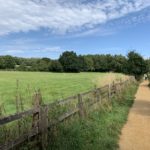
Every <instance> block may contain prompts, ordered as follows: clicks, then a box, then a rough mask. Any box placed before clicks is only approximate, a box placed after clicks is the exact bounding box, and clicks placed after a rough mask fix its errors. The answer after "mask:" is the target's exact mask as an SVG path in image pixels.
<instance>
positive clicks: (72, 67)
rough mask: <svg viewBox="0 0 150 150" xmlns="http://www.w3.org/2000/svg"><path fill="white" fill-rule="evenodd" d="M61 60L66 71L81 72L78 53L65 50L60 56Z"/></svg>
mask: <svg viewBox="0 0 150 150" xmlns="http://www.w3.org/2000/svg"><path fill="white" fill-rule="evenodd" d="M59 62H60V63H61V65H62V66H63V70H64V71H65V72H80V66H79V58H78V56H77V54H76V53H75V52H73V51H71V52H69V51H66V52H64V53H63V54H62V55H61V56H60V58H59Z"/></svg>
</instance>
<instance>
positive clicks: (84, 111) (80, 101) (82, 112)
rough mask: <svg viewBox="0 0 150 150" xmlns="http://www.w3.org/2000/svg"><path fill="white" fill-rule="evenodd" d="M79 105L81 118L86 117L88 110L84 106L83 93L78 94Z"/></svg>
mask: <svg viewBox="0 0 150 150" xmlns="http://www.w3.org/2000/svg"><path fill="white" fill-rule="evenodd" d="M78 107H79V116H80V118H81V119H83V118H85V116H86V110H85V108H84V106H83V101H82V95H81V94H78Z"/></svg>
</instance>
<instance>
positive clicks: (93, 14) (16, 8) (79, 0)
mask: <svg viewBox="0 0 150 150" xmlns="http://www.w3.org/2000/svg"><path fill="white" fill-rule="evenodd" d="M149 6H150V0H132V1H131V0H105V1H104V0H93V1H92V2H91V1H87V0H7V1H6V0H0V35H5V34H9V33H13V32H20V31H22V32H28V31H30V30H38V29H40V28H41V27H42V28H48V29H49V30H50V31H51V32H53V33H59V34H60V33H68V32H73V31H80V30H82V29H93V28H94V27H95V25H98V24H103V23H105V22H107V21H110V20H112V19H117V18H120V17H123V16H125V15H127V14H129V13H132V12H137V11H140V10H142V9H144V8H147V7H149Z"/></svg>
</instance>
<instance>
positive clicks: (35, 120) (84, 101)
mask: <svg viewBox="0 0 150 150" xmlns="http://www.w3.org/2000/svg"><path fill="white" fill-rule="evenodd" d="M132 82H135V79H134V77H130V78H129V79H128V80H125V81H121V80H120V81H119V82H117V83H114V82H113V83H112V84H109V85H106V86H104V87H101V88H97V89H94V90H91V91H88V92H85V93H81V94H78V95H75V96H72V97H68V98H66V99H64V100H60V101H56V102H54V103H51V104H48V105H42V96H41V93H40V91H38V92H37V93H36V94H35V96H34V106H33V108H32V109H30V110H27V111H25V112H20V113H17V114H14V115H10V116H6V117H1V118H0V128H1V129H3V130H0V132H3V134H4V135H3V136H1V133H0V150H9V149H13V148H15V147H16V146H18V145H20V144H22V143H24V142H25V141H28V140H29V139H30V138H33V137H36V136H38V138H39V137H40V143H41V148H40V149H46V146H47V144H46V143H47V142H46V141H47V133H48V129H49V128H50V127H52V126H55V125H56V124H58V123H60V122H62V121H64V120H66V119H68V118H70V117H71V116H73V115H74V114H77V113H78V114H79V117H80V118H81V119H82V118H84V117H85V116H86V115H87V112H86V111H87V109H89V108H90V107H91V106H92V105H94V104H96V103H98V102H100V101H102V100H103V99H107V100H111V97H112V96H114V95H115V94H117V93H118V92H120V91H121V90H122V89H123V88H124V87H126V86H127V85H128V84H129V83H132ZM28 117H29V120H28V121H24V119H26V118H28ZM21 121H22V122H25V123H26V122H27V123H29V125H28V126H29V127H30V128H29V129H26V130H25V131H24V132H23V131H22V126H23V127H24V126H25V125H26V124H21V123H22V122H21ZM13 122H15V123H16V122H17V123H16V124H18V125H19V126H18V127H19V128H18V129H17V128H16V127H15V129H12V130H15V131H17V130H19V129H20V132H19V133H18V134H19V135H18V136H17V137H13V138H10V139H7V136H8V137H9V132H10V129H11V127H13V124H12V123H13ZM16 124H15V125H16ZM24 128H25V127H24ZM15 131H14V132H15ZM21 131H22V133H21ZM39 135H40V136H39Z"/></svg>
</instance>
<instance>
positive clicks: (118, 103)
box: [48, 85, 137, 150]
mask: <svg viewBox="0 0 150 150" xmlns="http://www.w3.org/2000/svg"><path fill="white" fill-rule="evenodd" d="M136 91H137V85H130V86H129V87H128V88H126V90H124V91H123V92H122V94H121V95H120V96H117V97H115V98H113V99H112V101H111V104H109V106H108V105H107V107H106V106H105V107H102V108H101V109H99V110H98V111H93V112H91V113H90V114H89V115H88V117H87V118H86V119H85V120H82V121H80V120H79V119H76V120H73V121H70V122H69V123H63V124H61V125H60V126H59V127H58V128H57V130H56V132H55V133H53V139H52V138H51V137H52V136H51V137H50V138H49V139H51V141H50V142H49V143H50V144H49V148H48V149H49V150H91V149H93V150H100V149H101V150H116V149H118V140H119V135H120V133H121V129H122V127H123V125H124V124H125V122H126V120H127V116H128V112H129V109H130V107H131V106H132V104H133V100H134V95H135V93H136ZM110 106H111V107H110Z"/></svg>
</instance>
